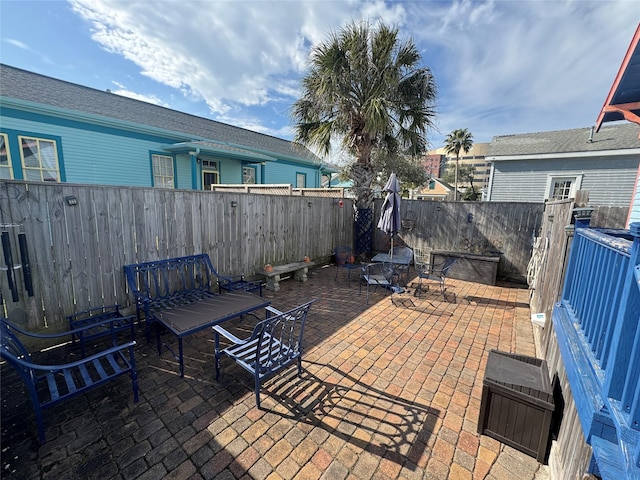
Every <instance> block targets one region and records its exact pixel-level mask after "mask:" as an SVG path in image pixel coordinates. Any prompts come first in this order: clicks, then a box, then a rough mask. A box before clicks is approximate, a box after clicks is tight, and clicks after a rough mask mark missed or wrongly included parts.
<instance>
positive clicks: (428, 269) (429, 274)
mask: <svg viewBox="0 0 640 480" xmlns="http://www.w3.org/2000/svg"><path fill="white" fill-rule="evenodd" d="M457 261H458V259H457V258H454V257H447V258H446V259H445V260H444V261H443V262H441V263H439V264H436V265H429V264H428V263H427V264H423V266H422V267H421V269H420V270H418V287H417V288H416V289H415V291H414V292H413V296H414V297H417V296H419V295H420V294H421V293H422V280H427V281H434V282H438V284H439V286H440V293H441V294H442V296H443V297H444V298H445V300H446V296H445V291H446V289H445V286H444V283H445V280H446V279H447V275H448V273H449V270H450V269H451V267H453V265H454V264H455V263H456V262H457ZM428 288H429V287H428V286H427V289H428Z"/></svg>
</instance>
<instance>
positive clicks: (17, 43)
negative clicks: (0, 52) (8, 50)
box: [5, 38, 31, 52]
mask: <svg viewBox="0 0 640 480" xmlns="http://www.w3.org/2000/svg"><path fill="white" fill-rule="evenodd" d="M5 42H7V43H8V44H10V45H13V46H14V47H18V48H20V49H22V50H26V51H28V52H30V51H31V48H29V46H28V45H27V44H26V43H24V42H21V41H20V40H15V39H13V38H7V39H5Z"/></svg>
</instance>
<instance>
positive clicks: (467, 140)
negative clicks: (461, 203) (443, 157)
mask: <svg viewBox="0 0 640 480" xmlns="http://www.w3.org/2000/svg"><path fill="white" fill-rule="evenodd" d="M471 147H473V135H472V134H471V132H469V130H467V129H466V128H459V129H457V130H454V131H453V132H451V133H450V134H449V135H447V138H446V139H445V141H444V151H445V153H446V154H447V155H452V154H455V156H456V173H455V183H454V196H455V198H454V199H455V200H458V160H459V159H460V151H463V152H464V153H467V152H468V151H469V150H471Z"/></svg>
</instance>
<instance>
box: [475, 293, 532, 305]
mask: <svg viewBox="0 0 640 480" xmlns="http://www.w3.org/2000/svg"><path fill="white" fill-rule="evenodd" d="M464 299H465V300H466V301H467V302H469V303H476V304H480V305H493V306H495V307H504V308H529V304H528V303H525V302H507V301H504V300H496V299H494V298H487V297H477V296H474V295H466V296H465V297H464Z"/></svg>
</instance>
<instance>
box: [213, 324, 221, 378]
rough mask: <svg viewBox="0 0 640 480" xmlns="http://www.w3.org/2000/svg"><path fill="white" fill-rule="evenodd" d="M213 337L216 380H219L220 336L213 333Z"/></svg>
mask: <svg viewBox="0 0 640 480" xmlns="http://www.w3.org/2000/svg"><path fill="white" fill-rule="evenodd" d="M214 336H215V354H216V355H215V356H216V380H220V334H219V333H218V332H215V333H214Z"/></svg>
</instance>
